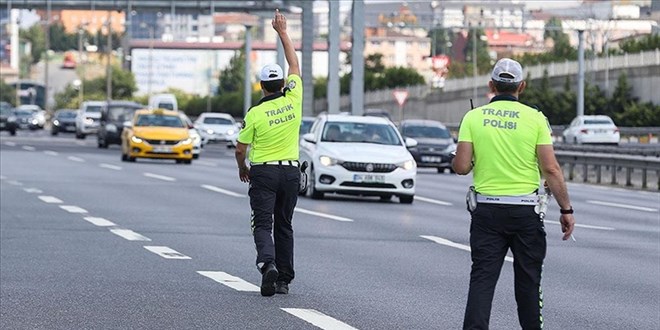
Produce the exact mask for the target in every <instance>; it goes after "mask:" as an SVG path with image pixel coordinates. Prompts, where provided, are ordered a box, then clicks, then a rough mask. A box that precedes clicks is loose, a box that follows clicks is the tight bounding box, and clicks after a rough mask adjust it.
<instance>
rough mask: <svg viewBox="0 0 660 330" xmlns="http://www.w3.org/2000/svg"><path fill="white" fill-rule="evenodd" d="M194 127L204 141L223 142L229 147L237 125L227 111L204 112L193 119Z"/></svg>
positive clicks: (234, 136)
mask: <svg viewBox="0 0 660 330" xmlns="http://www.w3.org/2000/svg"><path fill="white" fill-rule="evenodd" d="M195 127H197V128H198V129H199V132H200V134H201V135H202V138H203V139H204V143H207V142H225V143H227V147H231V146H232V144H233V142H232V140H234V139H236V135H237V133H238V131H239V126H238V125H237V124H236V121H234V118H233V117H232V116H231V115H230V114H228V113H219V112H204V113H202V114H200V115H199V117H197V120H195Z"/></svg>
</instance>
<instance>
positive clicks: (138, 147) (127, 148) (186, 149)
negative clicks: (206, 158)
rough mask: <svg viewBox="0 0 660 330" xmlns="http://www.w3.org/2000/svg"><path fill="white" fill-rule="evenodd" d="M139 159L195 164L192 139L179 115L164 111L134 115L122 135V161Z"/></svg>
mask: <svg viewBox="0 0 660 330" xmlns="http://www.w3.org/2000/svg"><path fill="white" fill-rule="evenodd" d="M127 124H128V123H127ZM136 158H158V159H175V160H176V162H177V163H185V164H190V163H192V158H193V139H192V138H191V137H190V135H189V133H188V124H187V123H186V122H184V121H183V120H182V119H181V114H180V113H179V112H177V111H170V110H163V109H153V110H138V111H136V112H135V115H134V116H133V120H132V121H131V122H130V124H129V125H125V126H124V131H123V132H122V134H121V160H122V161H131V162H134V161H135V159H136Z"/></svg>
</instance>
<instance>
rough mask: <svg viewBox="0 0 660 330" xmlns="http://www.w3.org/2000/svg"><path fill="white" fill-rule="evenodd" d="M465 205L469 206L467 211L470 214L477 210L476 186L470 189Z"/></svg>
mask: <svg viewBox="0 0 660 330" xmlns="http://www.w3.org/2000/svg"><path fill="white" fill-rule="evenodd" d="M465 204H467V210H468V212H470V213H472V212H474V210H476V209H477V191H476V190H474V186H470V189H468V192H467V195H466V196H465Z"/></svg>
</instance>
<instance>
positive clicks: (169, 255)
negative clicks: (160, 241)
mask: <svg viewBox="0 0 660 330" xmlns="http://www.w3.org/2000/svg"><path fill="white" fill-rule="evenodd" d="M144 248H145V249H147V250H149V251H151V252H153V253H155V254H157V255H159V256H161V257H163V258H165V259H192V258H190V257H189V256H187V255H185V254H183V253H180V252H177V251H175V250H172V249H170V248H168V247H167V246H145V247H144Z"/></svg>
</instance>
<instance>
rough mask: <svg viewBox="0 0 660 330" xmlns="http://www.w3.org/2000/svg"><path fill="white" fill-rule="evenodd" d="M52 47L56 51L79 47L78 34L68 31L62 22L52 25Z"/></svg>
mask: <svg viewBox="0 0 660 330" xmlns="http://www.w3.org/2000/svg"><path fill="white" fill-rule="evenodd" d="M50 48H51V49H52V50H54V51H67V50H71V49H77V48H78V36H77V35H75V34H71V33H67V32H66V30H64V25H62V24H61V23H57V24H52V25H51V26H50Z"/></svg>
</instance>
